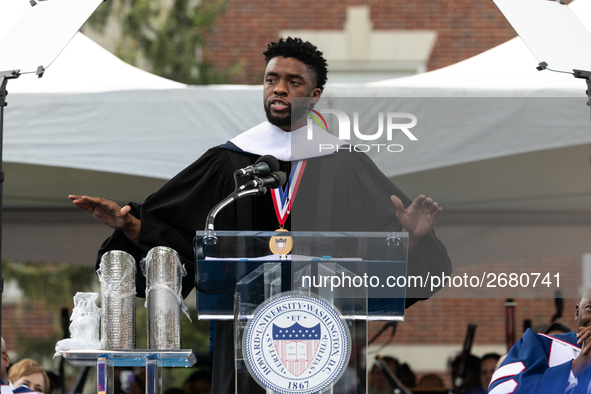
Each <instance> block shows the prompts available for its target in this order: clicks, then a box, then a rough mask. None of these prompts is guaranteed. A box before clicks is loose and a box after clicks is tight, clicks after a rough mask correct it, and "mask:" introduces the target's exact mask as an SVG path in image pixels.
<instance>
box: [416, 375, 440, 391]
mask: <svg viewBox="0 0 591 394" xmlns="http://www.w3.org/2000/svg"><path fill="white" fill-rule="evenodd" d="M417 387H418V388H421V389H433V391H435V390H443V389H444V386H443V379H441V378H440V377H439V376H438V375H435V374H434V373H428V374H426V375H424V376H423V377H422V378H421V379H420V380H419V385H418V386H417Z"/></svg>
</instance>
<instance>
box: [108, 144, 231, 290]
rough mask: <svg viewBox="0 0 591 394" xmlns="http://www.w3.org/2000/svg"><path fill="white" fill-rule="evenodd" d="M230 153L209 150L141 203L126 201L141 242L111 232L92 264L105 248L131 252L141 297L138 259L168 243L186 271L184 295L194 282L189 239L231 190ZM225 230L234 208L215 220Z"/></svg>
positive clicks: (191, 241)
mask: <svg viewBox="0 0 591 394" xmlns="http://www.w3.org/2000/svg"><path fill="white" fill-rule="evenodd" d="M231 155H232V152H230V151H227V150H225V149H220V148H213V149H210V150H209V151H208V152H206V153H205V154H204V155H203V156H202V157H201V158H199V159H198V160H197V161H195V162H194V163H193V164H191V165H190V166H189V167H187V168H186V169H184V170H183V171H182V172H180V173H179V174H178V175H176V176H175V177H174V178H172V179H171V180H170V181H169V182H167V183H166V184H165V185H164V186H163V187H162V188H161V189H160V190H158V191H157V192H156V193H154V194H152V195H151V196H150V197H148V198H147V199H146V201H145V202H144V203H143V204H141V205H140V204H135V203H130V205H131V207H132V210H131V214H132V215H133V216H135V217H137V218H138V219H140V220H141V222H142V229H141V235H140V242H139V244H138V245H135V244H134V243H133V242H131V241H130V240H129V239H128V238H127V237H126V236H125V235H124V234H123V233H122V232H121V231H119V230H115V231H114V232H113V234H112V235H111V237H109V238H108V239H107V240H106V241H105V242H104V243H103V245H102V246H101V248H100V250H99V252H98V258H97V268H98V265H99V264H100V258H101V256H102V255H103V254H104V253H105V252H107V251H109V250H123V251H125V252H127V253H129V254H131V255H132V256H133V257H134V259H135V260H136V263H137V265H138V271H137V274H136V289H137V296H138V297H144V296H145V287H146V282H145V278H144V276H143V275H142V274H141V270H139V263H140V260H141V259H142V258H143V257H144V256H145V255H146V253H147V252H148V251H149V250H150V249H151V248H153V247H155V246H168V247H170V248H172V249H174V250H176V251H177V252H178V253H179V255H180V257H181V262H182V263H183V264H184V265H185V268H186V269H187V276H185V277H184V278H183V289H182V293H183V297H186V296H187V295H188V294H189V292H190V291H191V289H192V288H193V286H194V283H195V269H194V266H195V264H194V262H193V259H194V257H193V256H194V254H193V238H194V237H195V231H197V230H202V229H203V228H204V226H205V220H206V217H207V214H208V213H209V211H210V209H211V208H212V207H213V206H214V205H215V204H217V203H218V202H219V201H221V200H222V199H223V198H225V197H226V196H227V195H228V194H230V193H231V192H232V191H233V190H234V179H233V176H232V174H233V172H234V167H233V161H234V160H233V159H232V158H231ZM218 221H219V222H223V223H224V225H225V227H224V229H226V230H232V229H233V228H232V227H235V222H236V220H235V212H234V211H232V210H225V211H222V212H221V213H220V214H219V215H218V218H217V220H216V223H217V222H218Z"/></svg>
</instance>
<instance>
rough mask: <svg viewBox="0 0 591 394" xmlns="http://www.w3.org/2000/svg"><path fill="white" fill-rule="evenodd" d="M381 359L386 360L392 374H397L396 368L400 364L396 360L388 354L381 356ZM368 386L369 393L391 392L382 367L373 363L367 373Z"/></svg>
mask: <svg viewBox="0 0 591 394" xmlns="http://www.w3.org/2000/svg"><path fill="white" fill-rule="evenodd" d="M382 359H383V360H384V361H385V362H386V365H388V368H390V369H391V370H392V372H393V373H394V375H396V376H398V368H399V366H400V364H399V363H398V360H397V359H395V358H394V357H389V356H386V357H382ZM368 387H369V392H370V394H385V393H388V394H390V393H391V392H392V388H391V387H390V383H389V382H388V379H386V377H385V376H384V372H382V369H381V368H380V367H379V366H377V365H375V364H374V366H373V367H372V369H371V372H370V373H369V384H368Z"/></svg>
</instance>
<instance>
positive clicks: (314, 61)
mask: <svg viewBox="0 0 591 394" xmlns="http://www.w3.org/2000/svg"><path fill="white" fill-rule="evenodd" d="M263 55H265V65H267V64H269V62H270V61H271V59H273V58H275V57H277V56H281V57H293V58H294V59H297V60H299V61H300V62H302V63H304V64H305V65H306V66H308V67H309V68H310V69H311V70H312V71H313V72H314V74H315V75H316V87H317V88H319V89H320V91H323V90H324V85H325V84H326V80H327V79H328V78H327V74H328V63H326V59H325V58H324V57H323V56H322V52H320V51H319V50H318V48H316V46H315V45H313V44H311V43H310V42H308V41H305V42H304V41H302V39H301V38H291V37H287V38H285V39H283V38H280V39H279V41H277V42H272V43H270V44H269V45H267V50H266V51H265V52H263Z"/></svg>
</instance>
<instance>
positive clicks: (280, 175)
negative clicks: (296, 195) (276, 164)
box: [270, 171, 287, 189]
mask: <svg viewBox="0 0 591 394" xmlns="http://www.w3.org/2000/svg"><path fill="white" fill-rule="evenodd" d="M270 175H271V176H272V177H273V178H275V183H274V184H273V186H271V189H277V188H278V187H281V186H283V185H285V184H286V183H287V175H285V172H283V171H274V172H272V173H271V174H270Z"/></svg>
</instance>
